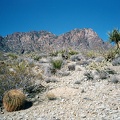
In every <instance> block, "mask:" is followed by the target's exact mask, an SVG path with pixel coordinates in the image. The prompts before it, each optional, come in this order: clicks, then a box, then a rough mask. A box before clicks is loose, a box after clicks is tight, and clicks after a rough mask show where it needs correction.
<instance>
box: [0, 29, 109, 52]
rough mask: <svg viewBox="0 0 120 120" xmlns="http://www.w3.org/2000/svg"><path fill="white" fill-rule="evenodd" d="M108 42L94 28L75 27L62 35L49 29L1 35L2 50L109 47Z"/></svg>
mask: <svg viewBox="0 0 120 120" xmlns="http://www.w3.org/2000/svg"><path fill="white" fill-rule="evenodd" d="M107 46H108V45H107V44H106V43H104V42H103V40H102V39H101V38H99V36H98V35H97V33H96V32H94V31H93V30H92V29H74V30H72V31H70V32H67V33H65V34H62V35H60V36H57V35H54V34H52V33H50V32H47V31H39V32H36V31H33V32H26V33H25V32H16V33H13V34H11V35H7V36H6V37H4V38H2V37H0V50H4V51H12V52H20V51H21V50H24V51H27V52H31V51H45V52H49V51H51V50H54V49H55V50H59V49H61V48H69V47H70V48H74V49H98V48H107Z"/></svg>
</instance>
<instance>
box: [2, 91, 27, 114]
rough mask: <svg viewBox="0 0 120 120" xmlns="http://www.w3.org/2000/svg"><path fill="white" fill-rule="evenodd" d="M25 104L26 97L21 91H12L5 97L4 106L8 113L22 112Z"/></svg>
mask: <svg viewBox="0 0 120 120" xmlns="http://www.w3.org/2000/svg"><path fill="white" fill-rule="evenodd" d="M24 104H25V95H24V94H23V93H22V92H21V91H20V90H17V89H13V90H10V91H8V92H6V93H5V95H4V97H3V105H4V108H5V109H6V110H7V111H8V112H12V111H17V110H20V109H22V108H23V106H24Z"/></svg>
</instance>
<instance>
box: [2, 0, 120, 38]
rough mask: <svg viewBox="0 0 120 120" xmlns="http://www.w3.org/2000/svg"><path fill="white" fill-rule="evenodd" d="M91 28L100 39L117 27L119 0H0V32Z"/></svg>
mask: <svg viewBox="0 0 120 120" xmlns="http://www.w3.org/2000/svg"><path fill="white" fill-rule="evenodd" d="M74 28H80V29H81V28H92V29H93V30H94V31H96V32H97V33H98V35H99V36H100V37H101V38H102V39H103V40H107V38H108V36H107V32H108V31H111V30H112V29H113V28H120V0H0V35H2V36H6V35H8V34H12V33H14V32H28V31H40V30H47V31H49V32H52V33H54V34H56V35H60V34H63V33H65V32H68V31H70V30H72V29H74Z"/></svg>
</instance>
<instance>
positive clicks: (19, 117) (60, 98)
mask: <svg viewBox="0 0 120 120" xmlns="http://www.w3.org/2000/svg"><path fill="white" fill-rule="evenodd" d="M114 70H117V72H118V71H119V70H120V67H116V68H115V67H114ZM84 71H85V68H84V67H81V70H80V71H78V70H75V71H70V75H68V76H64V77H55V79H57V80H58V82H54V83H51V82H50V83H46V84H47V85H48V86H49V91H46V92H45V93H43V94H42V95H41V96H39V99H42V100H41V102H39V103H38V104H36V105H35V104H34V105H33V106H32V107H30V108H29V109H25V110H21V111H16V112H6V111H5V110H3V112H4V114H2V113H1V114H0V120H120V83H117V84H114V83H111V82H109V80H108V79H105V80H86V81H81V78H82V77H83V73H84ZM118 74H120V72H119V73H118ZM76 81H80V82H79V84H75V82H76ZM48 92H52V93H53V94H54V95H55V97H56V99H55V100H48V99H47V97H46V94H47V93H48Z"/></svg>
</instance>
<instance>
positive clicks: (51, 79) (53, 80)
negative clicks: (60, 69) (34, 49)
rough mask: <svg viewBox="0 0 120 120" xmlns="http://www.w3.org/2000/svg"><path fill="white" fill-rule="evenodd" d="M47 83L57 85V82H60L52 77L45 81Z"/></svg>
mask: <svg viewBox="0 0 120 120" xmlns="http://www.w3.org/2000/svg"><path fill="white" fill-rule="evenodd" d="M45 82H46V83H50V82H52V83H55V82H58V81H57V79H55V78H51V77H50V78H46V79H45Z"/></svg>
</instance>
